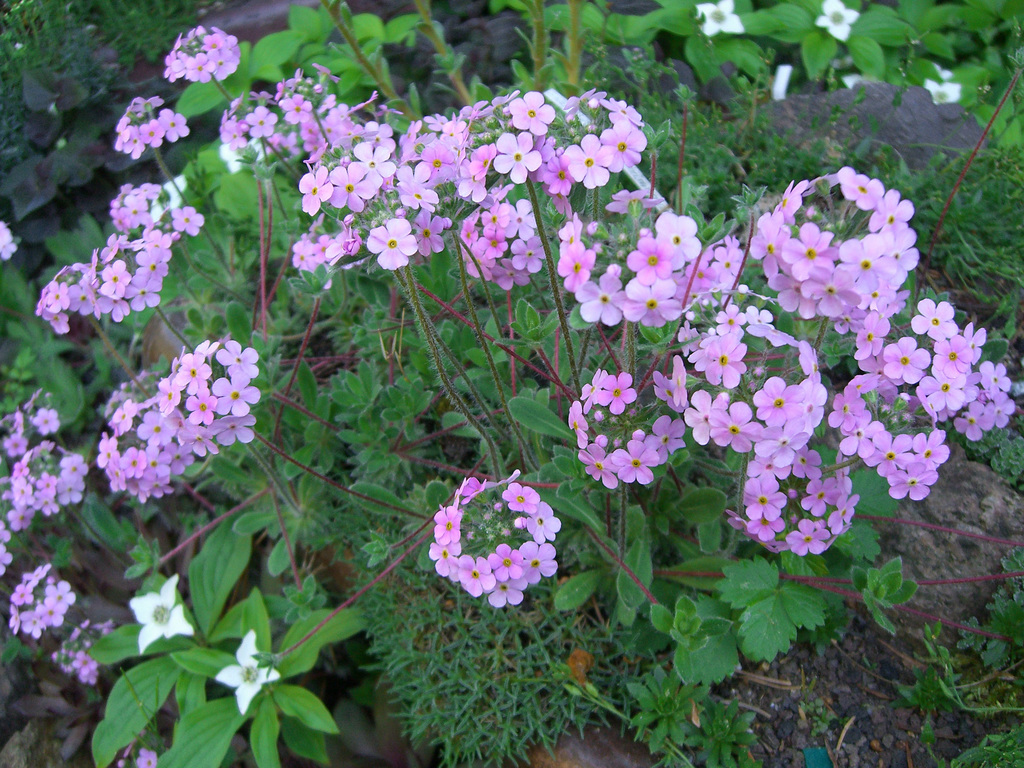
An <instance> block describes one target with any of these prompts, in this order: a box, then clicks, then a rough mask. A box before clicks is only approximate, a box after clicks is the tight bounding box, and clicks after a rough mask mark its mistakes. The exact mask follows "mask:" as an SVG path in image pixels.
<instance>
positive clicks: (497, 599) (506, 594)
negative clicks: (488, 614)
mask: <svg viewBox="0 0 1024 768" xmlns="http://www.w3.org/2000/svg"><path fill="white" fill-rule="evenodd" d="M528 585H529V582H527V581H526V579H509V580H508V581H499V582H498V583H497V584H495V585H494V589H493V590H492V591H491V592H490V593H489V594H488V595H487V602H488V603H490V604H491V607H492V608H504V607H505V606H506V605H519V604H520V603H521V602H523V590H524V589H526V587H527V586H528Z"/></svg>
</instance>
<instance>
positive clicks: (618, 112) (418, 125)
mask: <svg viewBox="0 0 1024 768" xmlns="http://www.w3.org/2000/svg"><path fill="white" fill-rule="evenodd" d="M572 108H573V110H574V113H575V112H586V113H587V116H586V120H581V121H579V122H577V123H574V124H573V125H572V127H571V130H570V131H569V137H568V138H566V137H565V134H566V131H565V130H559V131H554V130H551V129H552V127H553V126H554V125H555V110H554V108H553V107H552V106H551V105H549V104H547V103H546V102H545V99H544V96H543V94H541V93H538V92H530V93H527V94H524V95H522V96H519V95H518V94H512V95H511V96H508V97H500V98H496V99H494V100H493V101H491V102H480V103H478V104H475V105H473V106H470V107H466V108H464V109H463V110H462V111H461V112H460V113H459V114H457V115H455V116H454V117H446V116H441V115H434V116H431V117H428V118H426V119H425V120H424V121H422V122H419V121H418V122H415V123H413V125H412V126H410V128H409V130H408V131H407V132H406V133H405V134H403V135H402V136H401V137H400V138H399V140H398V141H397V142H395V141H394V140H393V139H391V138H390V136H391V134H390V129H387V133H386V135H385V129H386V128H387V127H386V126H383V125H379V124H377V123H374V122H368V123H366V124H365V125H359V124H357V123H355V122H354V121H353V120H352V119H351V117H350V114H351V113H350V112H349V113H346V114H345V115H344V119H345V120H346V121H347V122H346V123H345V125H344V128H345V130H344V131H339V132H338V133H339V136H338V138H337V140H333V141H331V142H329V143H330V146H331V149H332V151H331V152H330V153H329V155H323V156H321V157H319V158H316V157H315V156H311V161H313V160H317V159H318V162H316V163H315V164H314V165H313V166H312V167H311V168H310V170H309V172H308V173H307V174H305V175H304V176H303V177H302V179H301V180H300V182H299V190H300V192H301V193H302V195H303V203H302V205H303V210H304V211H305V212H306V213H308V214H310V215H316V214H317V213H318V212H320V211H321V210H322V209H331V210H334V211H338V213H337V214H336V215H338V216H339V217H340V216H341V212H342V211H348V212H351V213H364V216H363V217H362V218H364V219H365V220H366V221H368V222H369V225H368V229H367V231H366V234H365V242H366V247H367V249H368V250H369V252H370V253H372V254H374V255H375V256H376V257H377V263H378V265H379V266H381V267H382V268H384V269H389V270H394V269H398V268H400V267H403V266H405V265H406V264H408V263H409V261H410V260H411V259H412V258H414V257H416V256H417V255H419V256H422V257H427V256H429V255H430V254H432V253H436V252H438V251H440V250H441V249H442V247H443V241H442V235H443V233H444V232H445V231H446V230H448V229H449V228H450V227H451V221H450V219H449V218H448V217H445V216H443V215H442V214H441V211H442V210H445V211H447V210H448V209H449V208H451V207H452V206H459V207H460V209H462V212H461V215H460V219H461V220H462V221H463V224H462V225H461V228H460V234H461V239H462V245H463V246H464V254H463V256H464V258H465V260H466V265H467V268H468V269H469V271H470V273H471V274H472V275H474V276H481V277H483V278H484V279H487V280H491V281H493V282H496V283H498V284H499V285H500V286H501V287H503V288H505V289H509V288H511V286H512V285H523V284H525V283H526V282H527V281H528V280H529V276H530V274H532V273H535V272H537V271H538V270H539V269H540V265H541V257H542V252H541V250H540V238H539V237H538V236H537V233H536V226H537V225H536V221H535V219H534V213H533V211H532V207H531V205H530V204H529V202H528V201H527V200H526V199H525V198H524V197H523V195H522V194H521V193H520V195H519V197H520V199H518V200H512V199H507V198H508V197H509V193H510V192H511V191H512V190H513V189H514V188H515V187H516V186H517V185H522V184H524V183H526V182H527V181H531V182H533V183H535V184H537V185H539V186H540V187H541V188H542V189H543V190H544V192H546V193H547V196H548V197H549V198H551V199H552V200H553V201H554V203H555V205H556V207H558V208H559V210H561V211H563V212H565V213H567V212H569V202H568V195H569V193H570V192H571V191H572V188H573V185H574V184H580V185H582V186H583V187H584V188H585V189H588V190H594V189H597V188H598V187H602V186H604V185H606V184H607V183H608V182H609V180H610V178H611V174H612V173H616V172H618V171H621V170H623V169H625V168H628V167H632V166H635V165H636V164H637V163H638V162H639V159H640V152H641V151H642V150H643V149H644V148H645V147H646V145H647V139H646V137H645V136H644V133H643V121H642V120H641V119H640V117H639V115H638V114H637V113H636V112H635V111H634V110H632V109H630V108H629V107H628V106H627V105H626V104H625V103H623V102H617V101H614V100H610V99H607V98H606V97H605V95H604V94H599V93H591V94H588V95H587V98H586V100H585V101H583V102H578V103H576V104H574V105H573V107H572ZM466 203H470V204H472V207H471V208H470V209H469V210H468V211H465V210H464V209H465V204H466Z"/></svg>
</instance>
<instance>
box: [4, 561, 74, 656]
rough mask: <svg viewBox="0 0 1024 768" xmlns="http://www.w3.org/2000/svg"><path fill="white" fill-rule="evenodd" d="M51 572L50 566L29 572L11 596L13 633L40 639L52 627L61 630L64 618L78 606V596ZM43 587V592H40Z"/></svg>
mask: <svg viewBox="0 0 1024 768" xmlns="http://www.w3.org/2000/svg"><path fill="white" fill-rule="evenodd" d="M49 573H50V565H49V563H47V564H46V565H42V566H40V567H38V568H36V569H35V570H34V571H29V572H26V573H25V574H23V575H22V577H21V583H19V584H18V586H16V587H15V588H14V592H12V593H11V618H10V620H9V622H8V624H9V626H10V628H11V631H12V632H14V633H15V634H17V633H18V632H21V633H22V634H23V635H26V636H31V637H33V638H34V639H36V640H38V639H39V638H40V637H41V636H42V634H43V631H44V630H45V629H47V628H48V627H59V626H61V625H62V624H63V623H64V615H65V614H66V613H67V612H68V609H69V608H70V607H71V606H72V605H74V603H75V599H76V596H75V593H74V592H72V591H71V585H70V584H68V583H67V582H66V581H63V580H61V581H58V580H57V579H56V578H55V577H54V576H50V575H48V574H49ZM40 587H42V589H40Z"/></svg>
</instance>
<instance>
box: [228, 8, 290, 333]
mask: <svg viewBox="0 0 1024 768" xmlns="http://www.w3.org/2000/svg"><path fill="white" fill-rule="evenodd" d="M293 7H294V6H293ZM224 317H225V318H226V320H227V324H228V333H230V334H231V338H232V339H234V340H235V341H237V342H238V343H239V344H241V345H242V346H243V347H244V346H245V345H246V344H248V343H249V338H250V337H251V336H252V314H251V313H250V311H249V310H248V309H246V308H245V307H243V306H242V305H241V303H239V302H237V301H231V302H228V306H227V309H226V310H225V311H224Z"/></svg>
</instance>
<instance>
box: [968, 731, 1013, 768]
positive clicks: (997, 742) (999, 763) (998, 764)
mask: <svg viewBox="0 0 1024 768" xmlns="http://www.w3.org/2000/svg"><path fill="white" fill-rule="evenodd" d="M1011 765H1024V726H1021V725H1018V726H1016V727H1015V728H1014V729H1013V730H1011V731H1010V732H1008V733H1002V734H999V735H995V736H986V737H985V740H984V741H983V742H982V743H981V744H980V745H978V746H977V747H974V748H973V749H969V750H967V751H966V752H964V753H963V754H962V755H960V757H957V758H954V760H953V762H952V763H951V764H950V767H951V768H1003V767H1004V766H1011Z"/></svg>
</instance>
